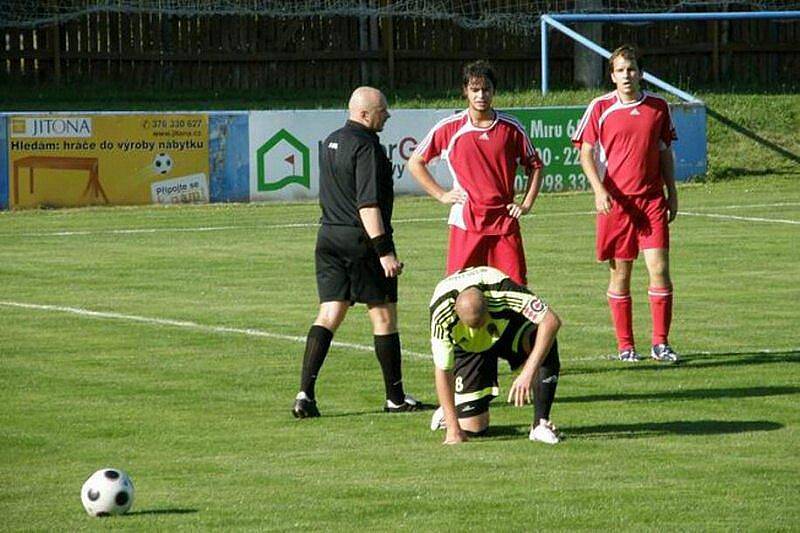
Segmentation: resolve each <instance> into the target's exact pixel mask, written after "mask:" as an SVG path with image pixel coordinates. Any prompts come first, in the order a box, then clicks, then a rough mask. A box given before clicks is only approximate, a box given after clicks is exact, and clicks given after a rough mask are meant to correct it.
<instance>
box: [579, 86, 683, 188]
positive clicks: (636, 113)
mask: <svg viewBox="0 0 800 533" xmlns="http://www.w3.org/2000/svg"><path fill="white" fill-rule="evenodd" d="M675 139H677V136H676V135H675V126H673V124H672V118H671V117H670V114H669V105H668V104H667V101H666V100H664V99H663V98H661V97H660V96H656V95H654V94H651V93H648V92H644V91H642V97H641V98H640V99H639V100H636V101H635V102H629V103H622V102H621V101H620V99H619V95H618V94H617V91H613V92H610V93H608V94H606V95H604V96H600V97H599V98H595V99H594V100H592V103H591V104H589V107H588V108H587V109H586V113H584V115H583V118H582V119H581V122H580V124H579V125H578V129H577V130H576V131H575V135H573V136H572V141H573V142H574V143H575V144H577V145H578V146H580V145H581V144H582V143H589V144H591V145H593V146H594V147H595V152H594V153H595V164H596V166H597V171H598V173H599V174H600V177H601V178H602V179H603V186H605V187H606V189H607V190H608V192H609V193H610V194H611V195H612V196H618V195H619V194H620V193H621V194H623V195H626V196H651V195H660V194H663V187H664V180H663V178H662V176H661V166H660V158H661V150H665V149H666V148H668V147H669V146H670V144H672V141H674V140H675Z"/></svg>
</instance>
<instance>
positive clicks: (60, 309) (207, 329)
mask: <svg viewBox="0 0 800 533" xmlns="http://www.w3.org/2000/svg"><path fill="white" fill-rule="evenodd" d="M0 306H4V307H14V308H18V309H33V310H36V311H47V312H54V313H67V314H72V315H77V316H81V317H85V318H97V319H111V320H121V321H127V322H138V323H141V324H150V325H154V326H167V327H174V328H183V329H191V330H196V331H202V332H204V333H218V334H224V335H231V334H232V335H245V336H248V337H262V338H268V339H278V340H282V341H289V342H296V343H301V344H305V342H306V338H305V337H299V336H296V335H284V334H282V333H272V332H270V331H263V330H260V329H253V328H231V327H227V326H210V325H206V324H199V323H197V322H191V321H187V320H173V319H169V318H153V317H145V316H138V315H126V314H122V313H114V312H108V311H92V310H90V309H81V308H79V307H65V306H60V305H42V304H31V303H24V302H11V301H3V300H0ZM331 344H332V345H333V346H336V347H338V348H349V349H352V350H358V351H361V352H372V351H374V347H372V346H368V345H365V344H356V343H351V342H339V341H333V342H332V343H331ZM787 351H790V352H800V347H797V348H788V349H781V350H773V349H760V350H748V351H742V352H710V351H698V352H691V353H684V354H683V355H684V356H694V355H705V356H714V355H739V354H763V355H769V354H772V353H783V352H787ZM403 355H404V356H406V357H408V356H410V357H411V358H413V359H420V360H424V361H430V360H431V356H430V355H429V354H427V353H421V352H415V351H412V350H407V349H404V350H403ZM608 359H616V356H615V355H609V354H605V355H594V356H589V357H571V358H568V359H566V361H567V362H570V361H571V362H585V361H602V360H608Z"/></svg>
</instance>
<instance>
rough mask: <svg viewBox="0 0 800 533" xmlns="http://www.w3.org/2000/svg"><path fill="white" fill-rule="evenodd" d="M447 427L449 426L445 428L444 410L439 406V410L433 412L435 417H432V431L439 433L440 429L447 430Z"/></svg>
mask: <svg viewBox="0 0 800 533" xmlns="http://www.w3.org/2000/svg"><path fill="white" fill-rule="evenodd" d="M446 427H447V426H445V423H444V409H443V408H442V407H441V406H439V408H438V409H436V410H435V411H434V412H433V416H432V417H431V431H438V430H440V429H445V428H446Z"/></svg>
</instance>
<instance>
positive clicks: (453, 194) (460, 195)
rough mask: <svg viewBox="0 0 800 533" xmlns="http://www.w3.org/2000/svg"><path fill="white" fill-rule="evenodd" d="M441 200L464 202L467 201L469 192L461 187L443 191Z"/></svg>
mask: <svg viewBox="0 0 800 533" xmlns="http://www.w3.org/2000/svg"><path fill="white" fill-rule="evenodd" d="M439 201H440V202H442V203H443V204H463V203H464V202H466V201H467V193H465V192H464V191H462V190H461V189H450V190H449V191H445V192H444V193H442V195H441V196H440V197H439Z"/></svg>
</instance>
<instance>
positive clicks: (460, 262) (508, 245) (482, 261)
mask: <svg viewBox="0 0 800 533" xmlns="http://www.w3.org/2000/svg"><path fill="white" fill-rule="evenodd" d="M476 266H490V267H494V268H496V269H498V270H500V271H502V272H503V273H504V274H506V275H507V276H508V277H509V278H511V280H512V281H514V282H515V283H518V284H520V285H527V284H528V282H527V274H528V269H527V268H526V267H525V251H524V250H523V248H522V236H520V234H519V233H511V234H509V235H483V234H482V233H474V232H471V231H464V230H463V229H461V228H457V227H455V226H450V245H449V247H448V252H447V275H448V276H449V275H450V274H452V273H453V272H456V271H458V270H461V269H462V268H467V267H476Z"/></svg>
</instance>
